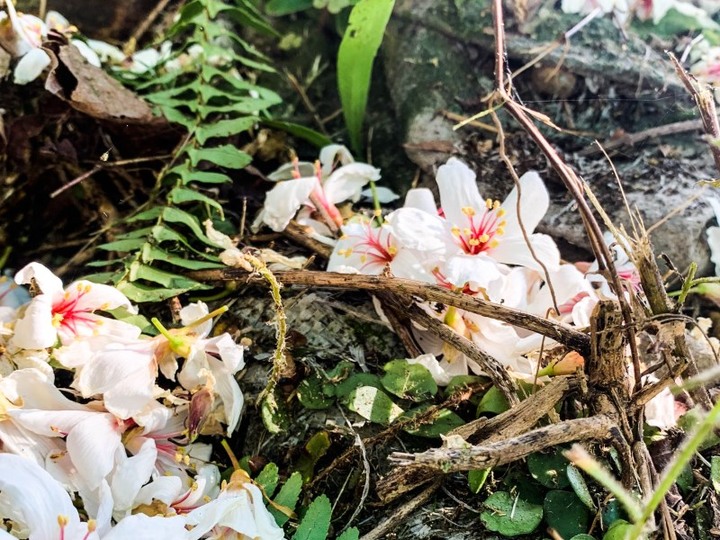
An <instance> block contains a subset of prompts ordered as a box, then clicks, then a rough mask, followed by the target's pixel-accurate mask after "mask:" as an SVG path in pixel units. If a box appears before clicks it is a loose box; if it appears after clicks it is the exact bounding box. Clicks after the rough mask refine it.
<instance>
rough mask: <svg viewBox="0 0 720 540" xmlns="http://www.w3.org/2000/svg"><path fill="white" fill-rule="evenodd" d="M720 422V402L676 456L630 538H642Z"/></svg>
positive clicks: (645, 507) (631, 531)
mask: <svg viewBox="0 0 720 540" xmlns="http://www.w3.org/2000/svg"><path fill="white" fill-rule="evenodd" d="M719 420H720V401H718V402H717V403H715V406H714V407H713V408H712V409H710V412H709V413H708V414H707V415H706V416H705V418H703V419H702V421H701V422H700V423H699V424H698V426H697V429H696V430H695V432H694V433H693V434H692V435H691V436H690V437H689V438H688V439H687V440H686V441H685V443H684V444H683V445H682V447H681V448H680V451H679V452H678V453H677V454H676V455H675V459H674V460H673V461H672V463H671V464H670V466H669V467H668V468H667V469H666V471H665V473H664V474H663V476H662V477H661V478H660V483H659V484H658V486H657V489H656V490H655V491H654V492H653V494H652V495H651V496H650V499H649V500H648V502H647V503H646V504H645V506H644V508H643V511H642V515H641V516H640V519H637V520H633V521H634V524H633V528H632V529H631V530H630V535H629V538H640V535H641V534H642V531H643V528H644V527H645V524H646V523H647V521H648V519H649V518H650V516H652V514H653V513H654V512H655V510H656V509H657V507H658V506H659V505H660V503H661V502H662V501H663V499H664V498H665V495H666V494H667V492H668V491H670V488H672V486H673V484H674V483H675V481H676V480H677V478H678V477H679V476H680V474H681V473H682V472H683V470H684V469H685V467H686V466H687V464H688V463H690V461H691V460H692V458H693V455H695V452H697V449H698V448H699V447H700V445H701V444H702V443H703V441H704V440H705V438H706V437H707V436H708V435H709V434H710V432H711V431H712V429H713V428H714V427H715V425H716V424H717V423H718V421H719Z"/></svg>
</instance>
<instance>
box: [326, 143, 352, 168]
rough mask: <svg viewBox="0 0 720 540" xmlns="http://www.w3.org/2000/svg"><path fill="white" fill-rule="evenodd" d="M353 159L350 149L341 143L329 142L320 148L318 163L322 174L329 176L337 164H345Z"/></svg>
mask: <svg viewBox="0 0 720 540" xmlns="http://www.w3.org/2000/svg"><path fill="white" fill-rule="evenodd" d="M354 161H355V160H354V159H353V157H352V154H351V153H350V150H348V149H347V147H346V146H343V145H342V144H329V145H328V146H324V147H323V148H322V149H321V150H320V165H321V167H322V175H323V176H329V175H330V173H331V172H332V171H333V169H334V168H335V167H336V166H337V165H338V164H339V165H347V164H348V163H353V162H354Z"/></svg>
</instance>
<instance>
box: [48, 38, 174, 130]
mask: <svg viewBox="0 0 720 540" xmlns="http://www.w3.org/2000/svg"><path fill="white" fill-rule="evenodd" d="M43 49H44V50H45V51H46V52H47V53H48V54H49V55H50V59H51V60H52V67H51V69H50V73H49V74H48V77H47V80H46V81H45V88H46V89H47V90H48V91H50V92H52V93H53V94H55V95H56V96H58V97H59V98H61V99H63V100H65V101H66V102H68V103H69V104H70V106H71V107H73V108H74V109H76V110H78V111H80V112H83V113H85V114H87V115H88V116H91V117H93V118H97V119H99V120H107V121H111V122H121V123H124V124H148V123H154V122H157V121H160V119H158V118H156V117H153V115H152V111H151V110H150V107H149V105H148V104H147V103H145V101H143V100H142V99H141V98H140V97H138V96H137V95H136V94H135V93H133V92H132V91H130V90H128V89H127V88H124V87H123V86H122V85H121V84H120V83H119V82H118V81H116V80H115V79H113V78H112V77H111V76H110V75H108V74H107V73H105V72H104V71H103V70H102V69H100V68H98V67H95V66H93V65H91V64H89V63H88V62H87V60H85V58H83V56H82V55H81V54H80V51H79V50H78V49H77V48H76V47H74V46H72V45H70V44H68V43H67V40H66V39H65V38H63V37H62V36H59V35H57V34H52V33H51V35H50V37H49V39H48V41H46V42H45V43H43Z"/></svg>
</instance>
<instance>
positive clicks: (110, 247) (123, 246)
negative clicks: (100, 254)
mask: <svg viewBox="0 0 720 540" xmlns="http://www.w3.org/2000/svg"><path fill="white" fill-rule="evenodd" d="M146 242H147V240H146V239H145V238H127V239H125V240H115V241H114V242H108V243H107V244H100V245H99V246H98V247H99V248H100V249H104V250H105V251H135V250H137V249H140V248H141V247H143V246H144V245H145V243H146Z"/></svg>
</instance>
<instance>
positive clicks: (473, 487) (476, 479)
mask: <svg viewBox="0 0 720 540" xmlns="http://www.w3.org/2000/svg"><path fill="white" fill-rule="evenodd" d="M491 470H492V469H475V470H472V471H468V486H469V487H470V491H472V492H473V493H475V494H476V495H477V494H478V493H480V490H481V489H482V487H483V486H484V485H485V481H486V480H487V477H488V476H489V475H490V471H491Z"/></svg>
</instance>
